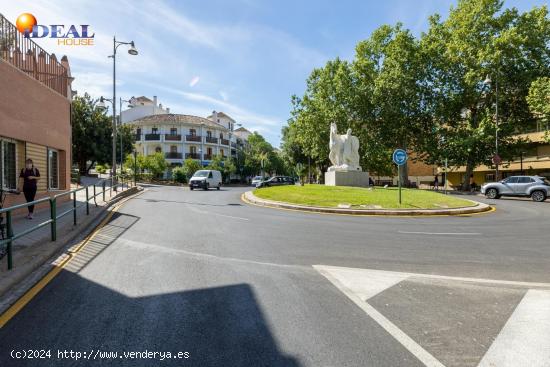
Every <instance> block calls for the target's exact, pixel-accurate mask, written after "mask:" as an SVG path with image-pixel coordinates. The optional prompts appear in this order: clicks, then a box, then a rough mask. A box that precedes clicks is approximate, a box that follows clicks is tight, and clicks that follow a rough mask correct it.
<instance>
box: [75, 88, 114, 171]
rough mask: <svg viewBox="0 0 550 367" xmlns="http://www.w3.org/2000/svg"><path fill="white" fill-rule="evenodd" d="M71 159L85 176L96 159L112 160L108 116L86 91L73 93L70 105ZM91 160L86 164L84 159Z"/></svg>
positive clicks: (104, 161) (110, 128)
mask: <svg viewBox="0 0 550 367" xmlns="http://www.w3.org/2000/svg"><path fill="white" fill-rule="evenodd" d="M71 125H72V149H73V153H72V155H73V162H74V163H76V164H78V167H79V171H80V174H81V175H86V174H88V172H89V171H90V169H91V168H92V167H93V166H94V164H95V163H96V162H98V163H107V162H109V161H110V160H111V154H112V150H111V149H112V148H111V147H112V146H111V142H112V140H111V134H112V126H111V119H110V118H109V117H108V116H107V115H106V111H105V110H104V109H102V108H99V107H98V106H97V100H93V99H92V98H91V97H90V96H89V95H88V94H87V93H85V94H84V96H75V98H74V99H73V101H72V108H71ZM88 161H90V162H91V164H90V165H89V166H87V165H86V162H88Z"/></svg>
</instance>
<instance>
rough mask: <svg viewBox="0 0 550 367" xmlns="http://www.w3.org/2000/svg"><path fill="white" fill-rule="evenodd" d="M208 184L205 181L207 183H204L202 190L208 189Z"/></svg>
mask: <svg viewBox="0 0 550 367" xmlns="http://www.w3.org/2000/svg"><path fill="white" fill-rule="evenodd" d="M208 186H209V185H208V182H207V183H205V184H204V186H203V189H204V190H208V188H209V187H208Z"/></svg>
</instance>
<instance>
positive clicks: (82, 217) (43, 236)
mask: <svg viewBox="0 0 550 367" xmlns="http://www.w3.org/2000/svg"><path fill="white" fill-rule="evenodd" d="M137 191H138V189H137V188H130V189H128V188H127V187H126V186H125V187H124V190H121V189H120V188H118V192H114V191H111V190H110V189H109V190H105V201H103V195H102V190H101V189H99V188H97V189H96V193H98V194H99V195H98V196H97V198H96V201H95V203H94V200H93V199H90V200H89V201H88V205H89V211H90V214H89V215H86V191H85V190H81V191H79V192H77V196H76V199H77V201H76V205H77V209H76V213H77V224H76V226H75V225H74V224H73V213H72V212H69V213H68V214H66V215H65V216H64V217H62V218H60V219H58V220H57V239H56V241H51V224H46V225H44V226H43V227H41V228H39V229H36V230H34V231H33V232H31V233H29V234H27V235H25V236H23V237H21V238H18V239H16V240H15V241H14V242H13V245H12V246H13V247H12V249H13V269H12V270H8V269H7V256H5V257H4V258H2V259H1V260H0V274H1V276H0V296H2V295H4V296H5V295H7V293H8V291H9V290H10V289H11V288H12V287H13V286H15V285H16V284H18V283H19V282H21V281H23V280H24V279H25V278H26V277H28V276H29V275H30V274H31V273H33V272H34V271H35V270H37V269H38V268H40V267H41V266H42V265H43V264H44V263H46V262H47V260H48V259H50V258H51V257H52V256H54V255H56V254H57V253H58V252H59V251H60V250H61V249H62V248H64V247H66V246H67V245H70V244H71V243H72V242H73V241H75V240H76V239H78V238H79V237H82V236H84V235H85V234H87V233H88V232H89V231H90V230H91V229H93V228H94V227H95V225H97V223H98V222H99V221H100V220H101V219H102V218H103V217H104V216H105V215H106V214H107V207H108V206H109V205H111V204H112V203H114V202H116V201H118V200H120V199H121V198H123V197H125V196H128V195H131V194H132V193H136V192H137ZM89 195H90V197H91V196H92V195H93V189H92V188H90V189H89ZM96 203H97V206H96ZM73 205H74V204H73V200H72V195H71V200H70V201H65V202H62V203H58V205H57V215H58V216H59V215H60V214H62V213H63V212H65V211H67V210H69V209H71V208H72V207H73ZM25 216H26V214H25V213H23V214H16V215H14V217H13V219H12V221H13V222H12V223H13V233H14V235H17V234H18V233H21V232H22V231H25V230H27V229H30V228H31V227H35V226H37V225H39V224H41V223H44V222H46V221H48V220H49V219H50V209H49V205H48V207H43V208H40V209H35V213H34V218H33V219H30V220H29V219H26V218H25Z"/></svg>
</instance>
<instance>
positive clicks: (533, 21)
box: [420, 0, 550, 187]
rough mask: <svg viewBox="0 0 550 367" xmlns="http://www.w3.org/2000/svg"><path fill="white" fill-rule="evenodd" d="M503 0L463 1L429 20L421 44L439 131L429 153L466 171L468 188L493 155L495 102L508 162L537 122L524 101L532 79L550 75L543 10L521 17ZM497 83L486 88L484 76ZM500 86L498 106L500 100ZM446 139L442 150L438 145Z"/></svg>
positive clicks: (549, 29) (549, 35)
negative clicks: (521, 136) (519, 135)
mask: <svg viewBox="0 0 550 367" xmlns="http://www.w3.org/2000/svg"><path fill="white" fill-rule="evenodd" d="M502 5H503V3H502V1H500V0H460V1H459V2H458V5H457V6H456V7H455V8H451V11H450V14H449V17H448V18H447V19H446V20H444V21H442V20H441V18H440V16H439V15H434V16H432V17H430V28H429V30H428V32H427V33H425V34H423V35H422V38H421V41H420V46H421V49H422V50H423V53H424V58H423V60H424V67H425V68H426V70H427V73H426V80H425V82H424V83H425V84H426V85H429V86H431V87H432V91H433V94H432V96H431V97H432V98H430V100H428V101H426V102H427V103H426V106H425V108H426V109H427V110H428V111H429V112H430V113H431V115H432V116H433V117H432V123H433V124H434V129H433V130H434V132H436V133H435V134H433V135H432V136H431V141H426V145H425V146H424V151H425V152H427V153H428V156H429V157H431V159H432V160H433V159H434V158H435V157H437V156H443V155H444V156H446V157H447V158H448V159H449V162H450V164H451V165H464V166H466V175H465V177H464V183H463V185H464V186H465V187H468V186H469V180H468V178H469V176H470V174H471V173H472V172H473V169H474V168H475V167H476V166H477V165H479V164H482V163H484V164H488V165H490V164H491V163H490V161H491V157H492V156H493V154H494V153H495V149H496V148H495V129H496V127H497V123H496V122H497V121H496V119H495V115H496V113H495V112H496V105H495V103H498V109H499V114H498V115H499V120H498V129H499V131H498V136H499V140H498V144H499V154H500V155H501V156H502V157H503V158H504V159H511V158H512V157H513V154H514V151H515V147H514V146H515V144H518V141H517V139H514V138H512V136H513V134H515V133H517V132H521V131H522V130H524V129H525V127H526V126H528V125H529V124H530V123H532V116H531V115H530V113H529V109H528V105H527V101H526V96H527V94H528V92H529V87H530V86H531V83H532V81H533V80H535V79H537V78H539V77H541V76H544V75H548V73H549V71H550V69H549V66H550V57H549V56H550V54H549V49H548V44H549V42H550V20H549V19H548V11H547V8H546V7H540V8H536V7H535V8H533V9H532V10H530V11H529V12H526V13H522V14H520V13H519V12H518V10H517V9H502ZM487 75H488V76H489V77H490V79H491V80H492V83H491V84H489V85H487V84H484V83H483V80H484V79H485V77H486V76H487ZM497 85H498V101H497V100H496V95H497ZM441 141H443V142H444V144H441V143H440V142H441Z"/></svg>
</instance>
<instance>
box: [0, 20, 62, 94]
mask: <svg viewBox="0 0 550 367" xmlns="http://www.w3.org/2000/svg"><path fill="white" fill-rule="evenodd" d="M0 45H1V47H0V60H4V61H6V62H7V63H10V64H11V65H12V66H14V67H16V68H17V69H19V70H20V71H22V72H23V73H25V74H27V75H28V76H29V77H31V78H33V79H36V80H38V81H39V82H40V83H42V84H43V85H45V86H46V87H48V88H50V89H51V90H54V91H56V92H57V93H59V94H61V95H62V96H64V97H70V96H68V92H69V90H68V86H69V75H68V73H67V69H66V68H65V66H63V63H64V62H65V61H66V59H65V58H62V59H61V62H59V61H58V60H57V58H56V56H55V55H54V54H49V53H47V52H46V51H45V50H44V49H43V48H41V47H40V46H38V45H37V44H36V43H34V41H33V40H32V39H30V38H28V37H25V36H24V35H23V34H22V33H21V32H19V31H18V30H17V28H16V26H15V25H14V24H12V23H11V22H10V21H8V20H7V19H6V18H4V16H3V15H2V14H0ZM8 47H9V48H10V49H11V50H13V51H10V50H9V49H8Z"/></svg>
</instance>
